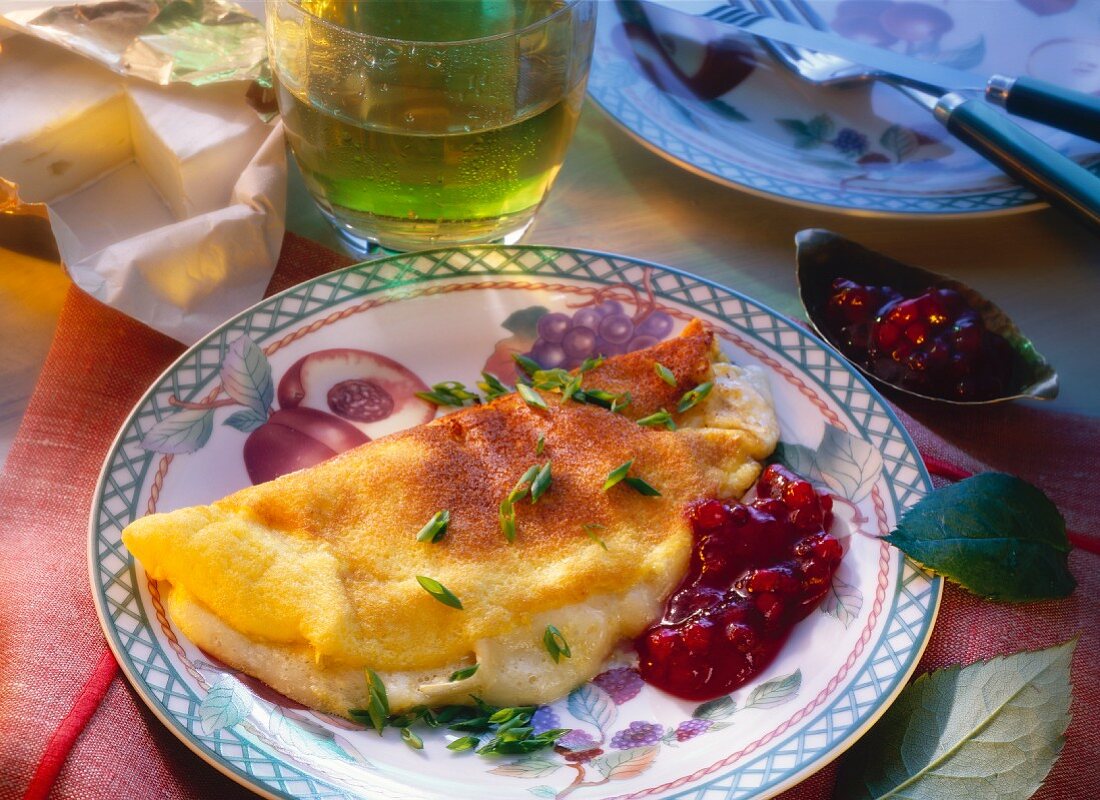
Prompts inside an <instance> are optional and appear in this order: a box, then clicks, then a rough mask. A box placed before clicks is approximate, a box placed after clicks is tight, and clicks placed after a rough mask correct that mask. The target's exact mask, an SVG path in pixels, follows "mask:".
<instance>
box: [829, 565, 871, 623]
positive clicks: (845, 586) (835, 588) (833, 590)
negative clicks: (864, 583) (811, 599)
mask: <svg viewBox="0 0 1100 800" xmlns="http://www.w3.org/2000/svg"><path fill="white" fill-rule="evenodd" d="M820 608H821V610H822V611H824V612H825V613H826V614H828V615H829V616H830V617H836V618H837V619H838V620H840V622H841V623H842V624H843V625H844V627H845V628H847V627H848V626H849V625H851V624H852V621H853V620H854V619H855V618H856V617H858V616H859V612H860V611H861V610H862V609H863V592H861V591H860V590H859V587H858V586H853V585H852V584H850V583H848V582H847V581H845V580H844V579H843V578H841V577H840V575H839V574H836V575H833V584H832V586H830V587H829V593H828V594H826V595H825V598H824V599H823V600H822V601H821V606H820Z"/></svg>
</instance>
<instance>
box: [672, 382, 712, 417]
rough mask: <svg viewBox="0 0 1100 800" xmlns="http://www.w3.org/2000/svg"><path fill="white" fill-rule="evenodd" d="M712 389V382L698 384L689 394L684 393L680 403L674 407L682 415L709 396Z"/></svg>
mask: <svg viewBox="0 0 1100 800" xmlns="http://www.w3.org/2000/svg"><path fill="white" fill-rule="evenodd" d="M713 388H714V381H706V382H705V383H700V384H699V385H698V386H696V387H695V388H694V389H692V390H691V391H690V392H684V396H683V397H681V398H680V402H679V403H678V404H677V405H676V410H677V411H679V412H680V413H681V414H683V413H684V412H685V411H687V410H688V409H689V408H694V407H695V405H696V404H698V403H699V401H700V400H702V399H703V398H704V397H706V396H707V395H708V394H710V390H711V389H713Z"/></svg>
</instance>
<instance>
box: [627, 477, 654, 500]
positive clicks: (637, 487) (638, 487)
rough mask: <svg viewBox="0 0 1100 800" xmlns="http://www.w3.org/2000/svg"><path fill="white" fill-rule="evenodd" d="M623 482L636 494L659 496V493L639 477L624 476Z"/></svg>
mask: <svg viewBox="0 0 1100 800" xmlns="http://www.w3.org/2000/svg"><path fill="white" fill-rule="evenodd" d="M623 483H625V484H626V485H627V486H629V487H630V488H631V489H633V490H634V491H636V492H637V493H638V494H643V495H645V496H646V497H660V496H661V493H660V492H658V491H657V490H656V489H654V488H653V487H652V486H650V485H649V484H648V483H646V482H645V481H644V480H642V479H641V478H635V477H633V476H631V477H629V478H624V479H623Z"/></svg>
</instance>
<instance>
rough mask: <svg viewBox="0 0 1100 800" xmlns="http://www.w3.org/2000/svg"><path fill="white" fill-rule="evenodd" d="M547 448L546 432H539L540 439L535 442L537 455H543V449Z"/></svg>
mask: <svg viewBox="0 0 1100 800" xmlns="http://www.w3.org/2000/svg"><path fill="white" fill-rule="evenodd" d="M545 449H546V436H545V434H541V433H540V434H539V440H538V441H537V442H535V455H536V456H541V455H542V451H543V450H545Z"/></svg>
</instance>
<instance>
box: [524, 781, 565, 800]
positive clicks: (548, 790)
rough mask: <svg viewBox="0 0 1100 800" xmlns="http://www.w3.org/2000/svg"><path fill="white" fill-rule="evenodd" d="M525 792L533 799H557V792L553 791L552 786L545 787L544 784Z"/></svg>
mask: <svg viewBox="0 0 1100 800" xmlns="http://www.w3.org/2000/svg"><path fill="white" fill-rule="evenodd" d="M527 791H529V792H530V793H531V794H533V795H534V796H535V797H546V798H550V797H557V796H558V790H557V789H555V788H554V787H553V786H546V785H545V784H543V785H542V786H532V787H531V788H530V789H528V790H527Z"/></svg>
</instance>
